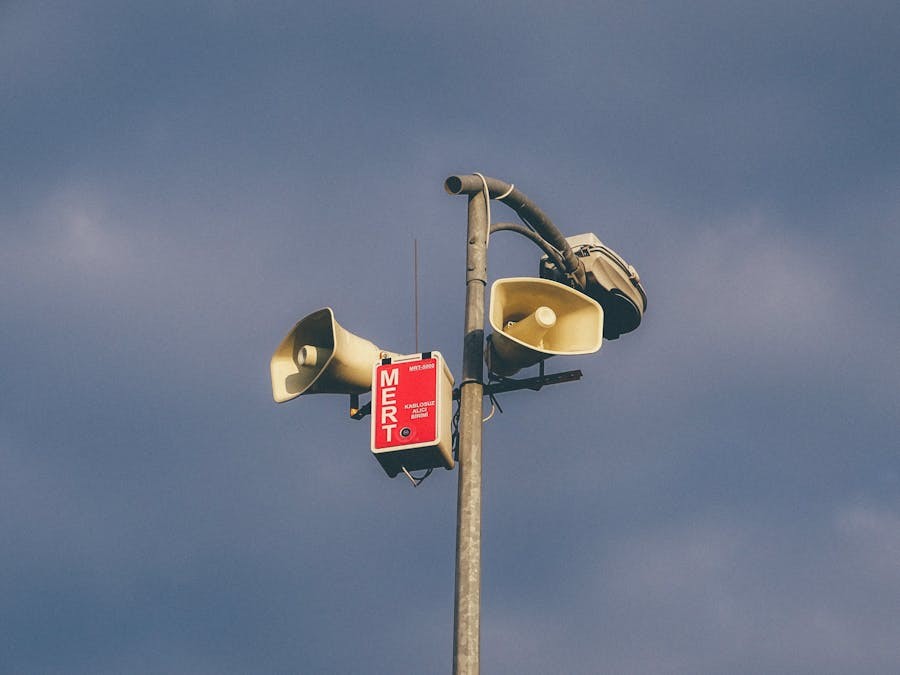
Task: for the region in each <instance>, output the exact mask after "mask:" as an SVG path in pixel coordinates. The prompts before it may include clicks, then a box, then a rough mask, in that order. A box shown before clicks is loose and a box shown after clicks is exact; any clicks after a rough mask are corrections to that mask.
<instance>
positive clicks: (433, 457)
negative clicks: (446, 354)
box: [372, 352, 453, 478]
mask: <svg viewBox="0 0 900 675" xmlns="http://www.w3.org/2000/svg"><path fill="white" fill-rule="evenodd" d="M452 407H453V376H452V375H451V374H450V370H449V369H448V368H447V364H446V363H445V362H444V358H443V356H441V353H440V352H425V353H423V354H412V355H409V356H401V357H398V358H394V359H384V360H383V361H381V362H380V363H377V364H375V369H374V373H373V376H372V453H373V454H374V455H375V458H376V459H377V460H378V461H379V463H380V464H381V466H382V467H383V468H384V470H385V472H387V475H388V476H390V477H391V478H393V477H394V476H396V475H397V474H398V473H400V471H402V470H403V469H406V470H407V471H416V470H420V469H431V468H435V467H439V466H442V467H444V468H445V469H452V468H453V450H452V444H453V443H452V438H451V430H450V419H451V417H452Z"/></svg>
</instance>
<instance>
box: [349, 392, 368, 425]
mask: <svg viewBox="0 0 900 675" xmlns="http://www.w3.org/2000/svg"><path fill="white" fill-rule="evenodd" d="M371 412H372V401H369V402H368V403H366V404H365V405H364V406H360V405H359V394H350V419H354V420H361V419H363V418H364V417H365V416H366V415H369V414H370V413H371Z"/></svg>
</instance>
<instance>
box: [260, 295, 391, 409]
mask: <svg viewBox="0 0 900 675" xmlns="http://www.w3.org/2000/svg"><path fill="white" fill-rule="evenodd" d="M387 356H390V357H392V358H393V357H396V356H397V355H396V354H394V353H393V352H386V351H383V350H382V349H381V348H379V347H378V346H377V345H375V344H373V343H371V342H369V341H368V340H366V339H365V338H361V337H359V336H358V335H354V334H353V333H351V332H350V331H348V330H346V329H344V328H342V327H341V325H340V324H339V323H338V322H337V321H335V319H334V312H333V311H332V310H331V308H330V307H325V308H323V309H320V310H317V311H315V312H313V313H312V314H309V315H307V316H305V317H304V318H302V319H301V320H300V321H298V322H297V324H296V325H295V326H294V327H293V328H292V329H291V331H290V332H289V333H288V334H287V337H285V338H284V340H282V341H281V344H279V345H278V348H277V349H276V350H275V353H274V354H272V360H271V361H270V363H269V369H270V371H271V375H272V397H273V398H274V399H275V401H276V402H277V403H284V402H285V401H290V400H291V399H293V398H297V397H298V396H301V395H302V394H362V393H363V392H366V391H369V390H370V389H371V388H372V366H373V365H374V364H375V363H376V362H377V361H379V360H380V359H382V358H384V357H387Z"/></svg>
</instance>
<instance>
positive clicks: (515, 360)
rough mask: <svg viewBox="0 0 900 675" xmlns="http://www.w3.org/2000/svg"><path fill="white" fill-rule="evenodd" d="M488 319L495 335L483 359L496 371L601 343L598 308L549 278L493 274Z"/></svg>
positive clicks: (584, 350) (586, 350) (582, 351)
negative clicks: (512, 276)
mask: <svg viewBox="0 0 900 675" xmlns="http://www.w3.org/2000/svg"><path fill="white" fill-rule="evenodd" d="M489 318H490V322H491V328H493V329H494V334H493V335H492V336H491V340H490V345H489V346H488V349H487V352H486V353H485V359H486V361H487V364H488V367H489V369H490V370H491V372H493V373H496V374H497V375H512V374H513V373H515V372H517V371H519V370H521V369H522V368H526V367H527V366H531V365H534V364H535V363H537V362H539V361H542V360H544V359H546V358H548V357H550V356H555V355H558V354H573V355H574V354H592V353H594V352H596V351H597V350H598V349H600V345H601V343H602V342H603V308H602V307H600V305H599V304H598V303H597V302H596V301H594V300H592V299H591V298H589V297H587V296H586V295H584V294H582V293H579V292H578V291H576V290H573V289H571V288H569V287H568V286H564V285H563V284H560V283H557V282H555V281H550V280H548V279H534V278H530V277H521V278H512V279H498V280H497V281H495V282H494V284H493V286H491V307H490V314H489Z"/></svg>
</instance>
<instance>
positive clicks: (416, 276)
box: [413, 239, 419, 353]
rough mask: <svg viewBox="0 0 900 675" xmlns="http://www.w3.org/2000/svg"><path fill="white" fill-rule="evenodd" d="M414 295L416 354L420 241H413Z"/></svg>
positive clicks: (417, 346)
mask: <svg viewBox="0 0 900 675" xmlns="http://www.w3.org/2000/svg"><path fill="white" fill-rule="evenodd" d="M413 294H414V295H415V301H414V304H415V328H416V352H417V353H418V351H419V240H418V239H413Z"/></svg>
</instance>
